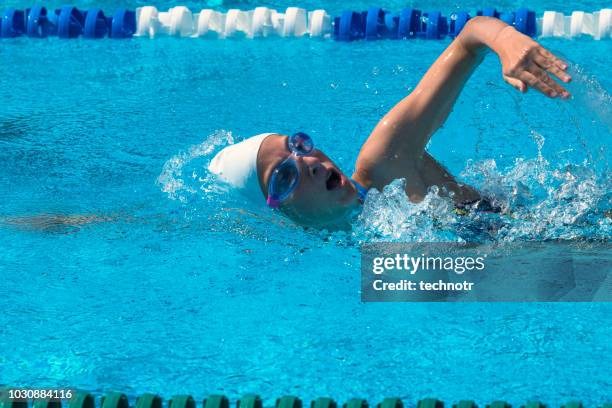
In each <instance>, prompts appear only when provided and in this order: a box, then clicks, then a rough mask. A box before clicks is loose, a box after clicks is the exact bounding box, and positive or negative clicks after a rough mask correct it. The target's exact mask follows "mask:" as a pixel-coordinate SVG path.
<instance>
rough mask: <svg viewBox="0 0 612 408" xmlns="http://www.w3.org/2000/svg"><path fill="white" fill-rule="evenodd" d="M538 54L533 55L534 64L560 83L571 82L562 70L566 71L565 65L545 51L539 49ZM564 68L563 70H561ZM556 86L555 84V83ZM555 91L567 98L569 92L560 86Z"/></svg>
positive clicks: (569, 77) (570, 78)
mask: <svg viewBox="0 0 612 408" xmlns="http://www.w3.org/2000/svg"><path fill="white" fill-rule="evenodd" d="M538 51H539V52H538V53H537V54H535V55H534V57H533V60H534V62H535V63H536V64H537V65H538V66H539V67H540V68H542V69H543V70H545V71H548V72H550V73H551V74H553V75H554V76H556V77H557V78H559V79H560V80H561V81H563V82H565V83H567V82H570V81H571V80H572V77H571V76H570V75H569V74H567V73H566V72H565V71H564V69H567V64H565V63H564V62H563V61H561V60H560V59H558V58H556V57H555V56H554V55H552V54H551V53H550V52H549V51H547V50H546V49H544V48H542V47H540V49H539V50H538ZM561 67H564V68H561ZM555 84H556V82H555ZM555 89H556V90H557V91H558V92H559V93H560V94H561V96H562V97H564V98H567V97H569V96H570V94H569V92H568V91H567V90H566V89H565V88H563V87H562V86H561V85H558V86H557V87H555Z"/></svg>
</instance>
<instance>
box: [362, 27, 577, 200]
mask: <svg viewBox="0 0 612 408" xmlns="http://www.w3.org/2000/svg"><path fill="white" fill-rule="evenodd" d="M487 48H489V49H491V50H493V51H494V52H495V53H497V54H498V56H499V58H500V59H501V62H502V68H503V77H504V80H506V82H508V83H510V84H511V85H512V86H514V87H515V88H517V89H519V90H520V91H522V92H524V91H526V89H527V86H531V87H534V88H536V89H538V90H539V91H541V92H543V93H545V94H546V95H548V96H549V97H557V96H560V97H563V98H566V97H568V96H569V94H568V93H567V91H566V90H565V89H564V88H563V87H561V85H559V84H558V83H557V82H555V81H554V80H552V79H551V78H550V77H549V75H548V73H547V71H548V72H550V73H552V74H554V75H556V76H557V77H558V78H559V79H561V80H562V81H564V82H568V81H569V80H570V77H569V75H567V74H566V73H565V72H564V70H565V69H566V68H567V66H566V64H565V63H563V62H562V61H560V60H559V59H558V58H556V57H555V56H553V55H552V54H551V53H550V52H549V51H547V50H545V49H544V48H543V47H541V46H540V45H539V44H537V43H536V42H535V41H533V40H532V39H531V38H529V37H527V36H525V35H523V34H521V33H519V32H518V31H516V30H515V29H514V28H512V27H510V26H508V25H507V24H505V23H503V22H501V21H500V20H497V19H494V18H488V17H476V18H474V19H472V20H470V21H469V22H468V24H467V25H466V26H465V28H464V29H463V30H462V32H461V34H460V35H459V36H458V37H457V38H456V39H455V40H454V41H453V42H452V43H451V44H450V45H449V46H448V48H447V49H446V50H445V51H444V52H443V53H442V55H440V57H439V58H438V59H437V60H436V61H435V62H434V64H433V65H432V66H431V67H430V68H429V70H428V71H427V73H426V74H425V75H424V76H423V78H422V79H421V81H420V82H419V84H418V85H417V86H416V88H415V89H414V91H413V92H412V93H411V94H410V95H408V96H407V97H406V98H404V99H403V100H402V101H400V102H399V103H398V104H397V105H395V107H393V109H391V110H390V111H389V112H388V113H387V114H386V115H385V116H384V117H383V118H382V119H381V120H380V122H379V123H378V125H377V126H376V128H375V129H374V131H373V132H372V134H371V135H370V136H369V138H368V139H367V140H366V142H365V143H364V145H363V147H362V149H361V152H360V154H359V157H358V159H357V163H356V172H355V174H354V177H355V179H356V180H357V181H359V182H361V183H363V184H364V185H367V186H371V187H376V188H382V187H383V186H384V185H386V184H388V183H389V182H390V181H392V180H393V179H396V178H406V179H407V192H408V194H409V195H412V194H411V193H412V192H414V195H415V196H418V195H422V193H423V191H424V189H426V188H427V187H428V184H429V183H426V181H424V180H423V178H422V177H421V172H422V167H423V153H424V150H425V146H426V145H427V142H428V141H429V139H430V138H431V136H432V135H433V133H434V132H435V131H436V130H437V129H438V128H439V127H440V126H442V124H443V123H444V121H445V120H446V118H447V116H448V115H449V113H450V112H451V110H452V107H453V105H454V103H455V101H456V100H457V97H458V96H459V94H460V92H461V90H462V88H463V85H464V84H465V82H466V81H467V80H468V79H469V77H470V75H471V74H472V72H473V71H474V69H475V68H476V66H477V65H478V64H479V63H480V61H481V60H482V57H483V51H485V50H486V49H487Z"/></svg>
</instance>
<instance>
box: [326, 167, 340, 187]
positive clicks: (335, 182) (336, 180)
mask: <svg viewBox="0 0 612 408" xmlns="http://www.w3.org/2000/svg"><path fill="white" fill-rule="evenodd" d="M341 183H342V176H341V175H340V172H338V170H336V169H333V168H332V169H330V170H329V174H328V175H327V181H326V182H325V186H326V187H327V190H335V189H337V188H338V187H340V184H341Z"/></svg>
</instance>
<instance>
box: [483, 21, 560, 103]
mask: <svg viewBox="0 0 612 408" xmlns="http://www.w3.org/2000/svg"><path fill="white" fill-rule="evenodd" d="M492 48H493V50H494V51H495V52H496V53H497V55H498V56H499V59H500V60H501V63H502V70H503V75H504V80H505V81H506V82H508V83H509V84H510V85H512V86H513V87H515V88H516V89H518V90H519V91H521V92H526V91H527V87H532V88H535V89H537V90H538V91H540V92H542V93H543V94H544V95H546V96H549V97H551V98H556V97H561V98H563V99H567V98H569V96H570V94H569V92H568V91H567V90H566V89H565V88H563V87H562V86H561V85H560V84H559V83H558V82H556V81H555V80H553V79H552V78H551V75H550V74H552V75H554V76H556V77H557V78H559V79H560V80H561V81H563V82H566V83H567V82H569V81H571V79H572V78H571V76H569V75H568V74H567V72H565V70H566V69H567V64H566V63H565V62H563V61H561V60H560V59H559V58H557V57H556V56H554V55H553V54H552V53H551V52H550V51H548V50H547V49H546V48H544V47H542V46H541V45H540V44H538V43H537V42H535V41H534V40H532V39H531V38H529V37H528V36H526V35H524V34H521V33H520V32H518V31H516V30H515V29H514V27H511V26H507V27H504V28H503V29H502V30H501V31H500V32H499V34H498V35H497V36H496V38H495V40H494V43H493V46H492Z"/></svg>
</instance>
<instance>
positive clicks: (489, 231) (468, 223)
mask: <svg viewBox="0 0 612 408" xmlns="http://www.w3.org/2000/svg"><path fill="white" fill-rule="evenodd" d="M533 136H534V140H535V141H536V143H537V145H538V156H537V157H536V158H533V159H528V160H527V159H516V161H515V163H514V164H513V165H512V166H510V167H509V168H507V169H504V170H500V169H498V167H497V163H496V162H495V160H492V159H489V160H482V161H477V162H469V163H468V165H467V166H466V168H465V170H464V171H463V172H462V177H463V178H464V179H465V180H467V181H468V182H470V183H472V184H474V185H477V186H479V188H480V190H481V191H482V192H483V194H484V195H485V196H488V197H492V200H493V204H494V205H496V206H499V207H501V208H502V209H503V211H502V212H501V213H499V214H495V213H484V212H478V211H472V212H470V213H468V214H467V215H457V214H456V213H455V212H454V207H453V204H452V202H451V200H450V199H449V198H443V197H440V196H439V194H438V191H437V189H435V188H433V189H431V191H430V192H429V193H428V194H427V196H426V197H425V199H424V200H423V201H422V202H421V203H418V204H415V203H411V202H410V201H409V200H408V198H407V197H406V194H405V193H404V182H403V180H396V181H395V182H393V183H391V184H390V185H388V186H387V187H385V188H384V189H383V191H382V192H377V191H373V192H372V193H370V194H369V195H368V198H367V200H366V203H365V205H364V209H363V213H362V214H361V216H360V217H359V220H358V224H357V226H356V228H355V237H356V238H357V239H358V240H361V241H373V240H374V241H376V240H384V241H411V242H414V241H418V242H423V241H431V242H441V241H444V242H461V241H471V242H484V241H506V242H508V241H510V242H511V241H520V240H536V241H544V240H559V239H563V240H576V239H578V240H581V239H584V240H593V239H595V240H599V239H601V240H603V239H607V238H608V237H609V236H610V234H611V233H612V220H611V219H610V218H609V217H608V216H607V215H606V212H608V211H609V209H610V208H612V194H610V193H609V186H610V181H611V180H610V176H609V174H608V173H607V172H603V173H601V174H598V173H597V172H596V171H595V170H594V169H593V168H592V166H590V165H589V164H588V163H587V162H585V163H583V164H571V163H565V164H559V165H557V166H553V165H551V164H550V163H549V162H548V161H547V160H546V159H545V158H544V157H543V156H542V147H543V145H544V137H543V136H542V135H539V134H537V133H536V134H534V135H533Z"/></svg>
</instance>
